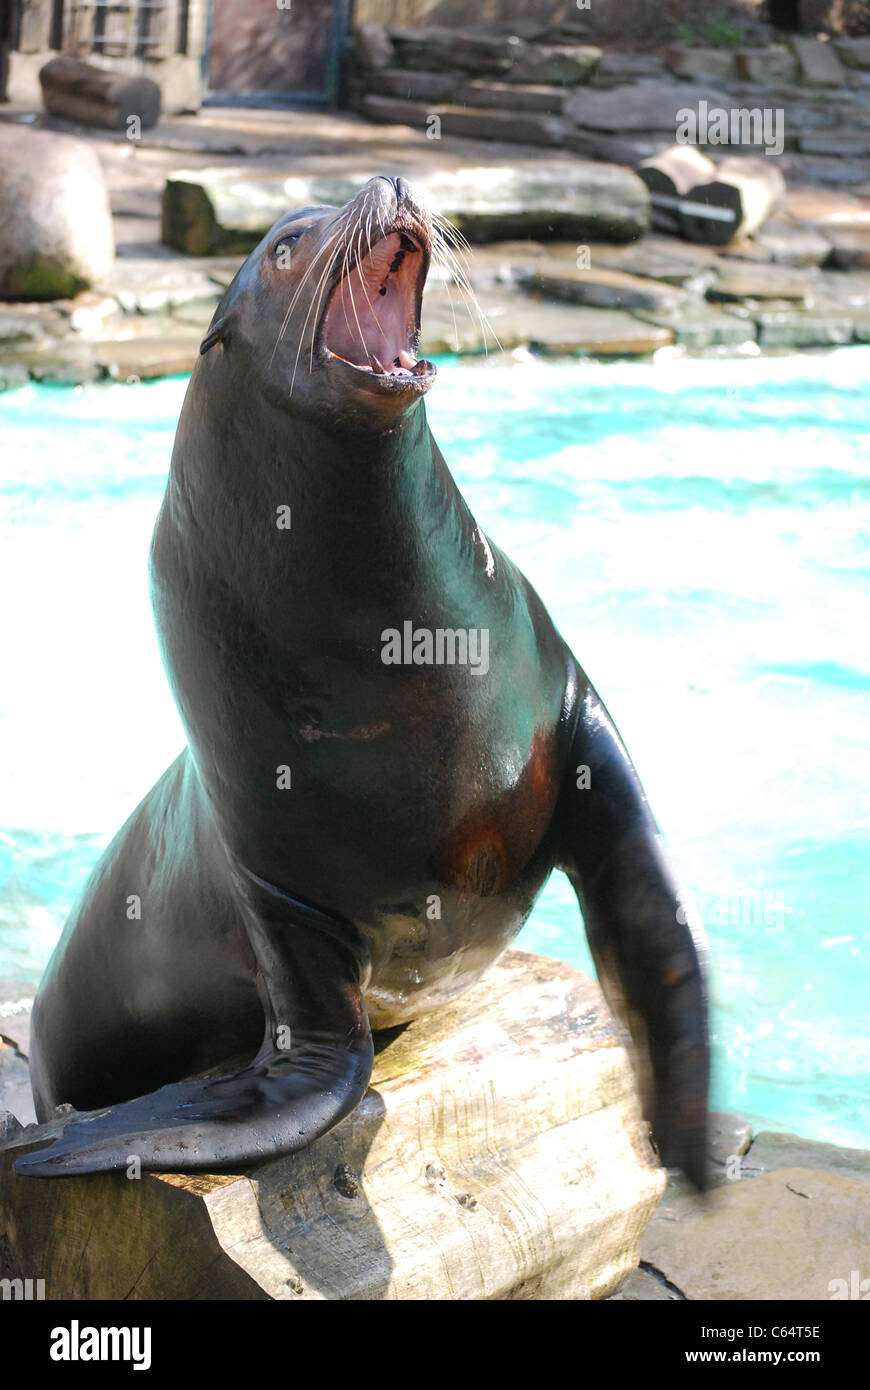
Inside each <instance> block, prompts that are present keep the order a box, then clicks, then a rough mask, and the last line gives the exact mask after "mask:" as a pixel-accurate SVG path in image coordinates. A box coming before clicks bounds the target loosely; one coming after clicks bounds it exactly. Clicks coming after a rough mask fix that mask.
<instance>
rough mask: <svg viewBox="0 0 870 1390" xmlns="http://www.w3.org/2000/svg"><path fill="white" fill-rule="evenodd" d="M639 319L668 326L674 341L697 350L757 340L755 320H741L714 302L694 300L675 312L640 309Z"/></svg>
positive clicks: (737, 344) (638, 312)
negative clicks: (694, 301)
mask: <svg viewBox="0 0 870 1390" xmlns="http://www.w3.org/2000/svg"><path fill="white" fill-rule="evenodd" d="M636 312H637V316H638V318H642V319H644V320H645V321H646V322H648V323H651V324H656V325H658V327H660V328H668V329H670V331H671V332H672V334H673V338H674V342H675V343H677V344H678V345H679V346H681V347H686V348H690V349H692V350H693V351H702V350H703V349H705V348H714V347H733V348H738V347H741V346H742V345H743V344H744V343H747V342H754V341H755V339H756V329H755V324H754V323H753V322H752V320H751V319H749V318H746V319H738V318H736V317H734V316H733V315H730V314H727V313H724V312H723V311H722V310H721V309H718V308H716V307H715V306H714V305H712V304H705V303H703V301H701V302H700V303H690V304H687V305H685V306H684V307H683V308H681V309H679V310H677V311H676V312H675V313H656V312H649V311H646V310H638V311H636Z"/></svg>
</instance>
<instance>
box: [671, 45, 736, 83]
mask: <svg viewBox="0 0 870 1390" xmlns="http://www.w3.org/2000/svg"><path fill="white" fill-rule="evenodd" d="M665 62H666V63H667V65H668V68H669V70H670V71H671V72H672V73H673V74H674V76H675V77H679V78H682V79H683V80H684V81H688V82H697V81H699V80H703V79H709V78H713V79H714V80H716V81H719V82H721V81H723V80H727V79H728V78H731V77H735V76H736V75H737V64H736V62H735V60H734V54H733V53H732V52H730V50H729V49H727V48H670V49H668V51H667V53H666V55H665Z"/></svg>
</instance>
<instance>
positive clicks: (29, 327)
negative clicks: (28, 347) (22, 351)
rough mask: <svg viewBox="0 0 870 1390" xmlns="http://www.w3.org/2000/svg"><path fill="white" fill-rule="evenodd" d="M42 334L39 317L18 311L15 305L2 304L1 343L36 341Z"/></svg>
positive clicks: (0, 306)
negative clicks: (6, 305)
mask: <svg viewBox="0 0 870 1390" xmlns="http://www.w3.org/2000/svg"><path fill="white" fill-rule="evenodd" d="M41 336H42V328H41V325H40V322H39V320H38V319H36V318H34V317H33V316H32V315H30V314H21V313H16V311H15V308H14V307H10V308H8V309H7V308H4V307H3V306H2V305H0V345H5V344H7V343H22V342H35V341H36V339H37V338H40V337H41Z"/></svg>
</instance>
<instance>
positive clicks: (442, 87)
mask: <svg viewBox="0 0 870 1390" xmlns="http://www.w3.org/2000/svg"><path fill="white" fill-rule="evenodd" d="M455 86H456V75H455V73H451V72H418V71H415V69H414V68H381V69H380V70H379V71H378V72H377V74H376V75H375V76H374V78H373V80H372V82H371V85H370V86H369V92H370V93H371V94H372V95H375V96H385V97H401V99H402V100H403V101H446V100H447V99H448V97H450V96H451V94H452V93H453V89H454V88H455ZM459 100H462V98H459Z"/></svg>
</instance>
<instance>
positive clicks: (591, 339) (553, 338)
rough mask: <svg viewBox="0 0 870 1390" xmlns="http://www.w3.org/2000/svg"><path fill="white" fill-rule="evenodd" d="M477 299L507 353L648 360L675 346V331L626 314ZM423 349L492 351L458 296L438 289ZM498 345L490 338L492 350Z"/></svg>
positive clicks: (493, 294) (426, 312)
mask: <svg viewBox="0 0 870 1390" xmlns="http://www.w3.org/2000/svg"><path fill="white" fill-rule="evenodd" d="M478 300H479V302H480V306H481V308H482V310H483V312H484V313H485V314H486V316H487V318H488V319H489V322H490V324H491V325H492V329H493V331H494V332H495V333H496V334H497V336H498V340H499V343H498V345H499V346H500V347H502V348H503V349H504V350H505V351H507V352H511V351H516V350H517V349H518V348H526V349H529V350H531V351H533V352H539V353H543V354H545V355H547V356H557V357H564V356H574V355H577V354H584V355H588V356H591V357H648V356H650V354H652V353H654V352H656V351H657V350H658V349H659V348H662V347H668V346H669V345H670V344H671V343H672V342H673V341H674V334H673V330H672V329H671V328H670V327H667V326H665V327H663V326H662V325H660V324H652V323H645V322H643V321H642V320H641V319H640V318H638V317H636V316H635V315H634V314H630V313H627V312H626V311H624V310H622V309H594V308H591V307H588V306H585V305H579V304H565V303H550V302H548V301H546V300H539V299H535V298H533V297H532V296H531V295H530V296H529V297H528V298H527V299H526V298H522V299H521V298H519V297H517V296H516V295H515V294H511V293H510V291H502V292H501V293H500V292H499V291H498V290H497V289H490V290H484V291H482V292H481V293H480V294H479V295H478ZM454 315H455V319H454ZM421 346H422V350H423V351H424V352H426V353H429V354H432V353H435V352H475V351H477V352H480V351H481V350H482V349H483V348H484V347H485V346H487V335H486V333H485V331H484V329H483V328H482V327H481V325H480V324H479V323H478V322H477V319H476V316H475V317H472V316H470V315H469V314H468V313H467V312H466V311H465V308H464V307H463V305H462V304H461V303H460V302H459V300H458V296H457V295H456V293H455V291H454V292H453V296H452V300H451V298H450V296H449V295H448V294H447V292H446V290H438V291H436V292H435V293H434V294H433V293H429V292H427V295H426V299H425V301H424V305H423V337H422V344H421ZM493 346H494V344H493V340H492V338H491V337H490V338H489V341H488V347H489V350H490V351H492V348H493Z"/></svg>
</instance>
